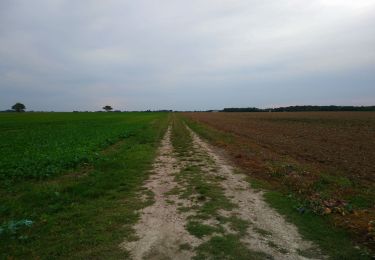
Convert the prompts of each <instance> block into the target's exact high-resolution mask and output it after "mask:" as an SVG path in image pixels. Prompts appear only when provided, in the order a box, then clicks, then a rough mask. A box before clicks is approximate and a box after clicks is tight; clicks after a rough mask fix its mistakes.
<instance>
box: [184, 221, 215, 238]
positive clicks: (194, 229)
mask: <svg viewBox="0 0 375 260" xmlns="http://www.w3.org/2000/svg"><path fill="white" fill-rule="evenodd" d="M186 230H187V231H189V233H190V234H192V235H194V236H196V237H198V238H202V237H204V236H207V235H211V234H212V233H215V232H221V230H220V229H219V228H217V227H214V226H210V225H206V224H202V223H200V222H198V221H189V222H188V223H187V225H186Z"/></svg>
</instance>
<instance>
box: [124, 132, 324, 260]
mask: <svg viewBox="0 0 375 260" xmlns="http://www.w3.org/2000/svg"><path fill="white" fill-rule="evenodd" d="M171 131H172V129H171V127H170V128H169V129H168V131H167V133H166V135H165V137H164V139H163V141H162V144H161V147H160V149H159V156H158V157H157V159H156V162H155V164H154V169H153V172H154V174H153V175H151V178H150V179H149V180H148V181H147V183H146V184H145V187H146V188H147V189H149V190H150V191H151V192H152V193H153V194H154V203H153V204H152V205H150V206H149V207H146V208H144V209H143V210H142V212H141V218H140V221H139V223H138V224H137V225H136V226H135V227H134V228H135V230H136V234H137V237H138V240H135V241H131V242H129V241H125V242H123V243H122V244H121V247H122V248H124V249H126V250H128V251H129V252H130V255H131V257H132V258H133V259H191V258H195V259H207V258H208V259H212V258H214V259H306V258H309V259H314V258H318V259H322V258H324V256H323V255H322V254H321V253H320V252H319V249H318V248H316V246H315V245H313V244H312V243H311V242H309V241H305V240H303V239H302V238H301V236H300V235H299V233H298V231H297V228H296V227H295V226H293V225H292V224H290V223H288V222H286V221H285V220H284V218H283V217H282V216H281V215H279V214H278V213H277V212H276V211H275V210H273V209H272V208H270V207H269V206H268V205H267V204H266V202H265V201H264V200H263V197H262V192H260V191H255V190H253V189H251V188H250V185H249V183H248V181H247V180H246V177H245V175H243V174H241V173H238V172H236V171H235V170H234V168H232V167H231V166H230V165H229V164H228V163H227V162H226V161H225V160H224V159H223V158H222V157H221V156H220V155H218V154H217V153H215V152H214V151H213V148H211V147H210V146H209V145H208V144H207V143H205V142H204V141H202V140H201V139H200V138H199V137H198V136H197V135H196V134H195V133H194V132H192V131H191V130H190V129H188V131H186V129H185V131H186V132H187V133H188V135H190V137H189V138H191V144H190V146H189V151H186V152H184V153H183V154H178V153H177V152H175V151H174V149H173V146H172V142H171ZM306 252H308V257H306V255H307V254H306ZM303 255H304V256H303Z"/></svg>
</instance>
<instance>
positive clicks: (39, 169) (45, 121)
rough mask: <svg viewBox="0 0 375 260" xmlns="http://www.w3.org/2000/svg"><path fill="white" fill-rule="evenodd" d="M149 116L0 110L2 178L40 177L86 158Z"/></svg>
mask: <svg viewBox="0 0 375 260" xmlns="http://www.w3.org/2000/svg"><path fill="white" fill-rule="evenodd" d="M153 119H155V115H150V114H126V115H124V114H119V113H109V114H105V113H35V114H14V113H10V114H0V179H1V180H2V181H5V182H6V181H13V180H19V179H30V178H33V179H41V178H45V177H49V176H52V175H56V174H58V173H59V172H61V170H64V169H68V168H72V167H75V166H77V165H78V164H80V163H85V162H86V163H87V162H90V161H92V160H93V159H95V158H97V157H98V156H99V155H98V153H97V152H98V151H100V150H101V149H103V148H105V147H107V146H109V145H111V144H113V143H115V142H116V141H118V140H120V139H123V138H126V137H129V136H130V135H132V134H134V133H135V132H137V131H139V130H140V129H141V128H142V127H144V124H145V123H148V122H149V121H150V120H153Z"/></svg>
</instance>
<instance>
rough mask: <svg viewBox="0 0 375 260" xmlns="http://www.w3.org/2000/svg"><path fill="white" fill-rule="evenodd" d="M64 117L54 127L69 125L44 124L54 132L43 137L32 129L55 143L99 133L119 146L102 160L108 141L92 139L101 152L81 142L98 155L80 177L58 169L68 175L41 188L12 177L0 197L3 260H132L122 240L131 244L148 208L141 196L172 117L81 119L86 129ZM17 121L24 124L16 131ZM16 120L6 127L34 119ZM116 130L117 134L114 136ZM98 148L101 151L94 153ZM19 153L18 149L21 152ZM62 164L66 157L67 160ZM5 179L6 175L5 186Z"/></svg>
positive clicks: (139, 115)
mask: <svg viewBox="0 0 375 260" xmlns="http://www.w3.org/2000/svg"><path fill="white" fill-rule="evenodd" d="M71 115H72V114H71ZM43 116H44V115H43ZM49 116H50V120H52V119H53V115H50V114H47V115H45V117H49ZM60 116H61V117H59V116H57V117H55V119H59V118H60V119H61V118H64V120H63V123H61V122H58V121H59V120H52V121H53V123H52V122H49V123H46V124H47V125H48V124H49V125H50V127H47V129H48V130H47V129H44V130H40V127H41V126H40V125H39V124H38V123H35V122H31V123H30V124H28V128H29V130H30V131H36V132H37V133H38V132H39V131H42V132H43V131H44V133H50V134H51V135H50V136H54V137H55V138H58V139H56V140H55V141H56V143H63V142H64V138H65V137H66V138H67V139H69V140H73V139H74V140H79V137H81V136H85V135H86V131H87V132H88V135H90V136H91V137H93V136H96V135H95V133H97V136H101V137H104V136H105V137H106V136H111V137H112V138H113V139H112V140H121V141H120V142H118V143H116V144H114V145H113V146H111V147H109V148H107V149H106V150H105V151H103V152H99V149H100V147H101V146H100V144H102V141H105V139H100V138H97V139H95V138H94V139H95V142H94V143H95V145H94V144H91V143H89V144H88V145H87V146H85V145H84V142H82V143H79V142H78V143H77V145H78V146H80V145H81V146H80V147H81V149H83V150H85V151H88V154H89V156H91V152H95V151H97V154H98V155H97V157H96V158H95V159H93V160H90V161H89V163H88V164H85V165H81V166H80V167H78V168H76V169H75V170H74V171H68V172H64V171H63V169H64V167H60V166H58V167H60V168H59V169H60V171H62V172H59V174H57V173H56V176H55V177H53V176H51V177H50V178H48V179H42V180H35V179H38V178H34V177H35V176H37V174H38V172H31V171H30V172H28V173H26V172H24V173H25V174H23V175H22V178H21V179H20V180H22V181H18V182H14V179H13V177H14V176H13V175H12V174H10V175H9V176H8V177H9V178H10V179H12V182H9V183H12V184H11V185H8V186H5V187H4V186H2V188H1V191H0V194H1V197H0V225H1V226H0V227H1V229H0V258H1V259H6V258H17V259H25V258H35V259H37V258H42V259H46V258H51V259H56V258H74V259H92V258H102V259H107V258H123V257H126V256H127V253H126V252H124V251H122V250H121V249H120V248H119V246H118V245H119V244H120V243H121V242H123V241H124V239H131V238H132V236H133V235H134V234H133V230H132V227H131V226H132V225H133V224H134V223H135V222H136V220H137V218H138V215H137V213H135V212H136V210H138V209H140V208H142V207H144V206H145V205H146V203H147V202H142V201H141V200H140V199H139V196H138V195H137V194H138V192H140V191H141V186H142V183H143V181H144V180H145V179H147V177H148V171H149V169H150V168H151V164H152V162H153V159H154V157H155V153H156V149H157V147H158V145H159V141H160V139H161V137H162V136H163V134H164V132H165V130H166V127H167V124H168V114H166V113H152V114H151V113H133V114H119V115H106V114H91V113H90V114H82V115H79V116H78V117H79V118H81V119H82V120H85V119H87V121H86V122H89V123H87V124H88V125H86V127H83V126H82V125H81V124H82V122H80V120H79V119H77V118H76V115H72V119H71V120H70V121H69V116H68V114H64V115H60ZM95 118H96V121H95ZM12 120H13V121H14V122H15V121H18V122H17V123H11V122H10V121H12ZM12 120H9V121H8V127H10V126H11V125H13V127H14V126H15V125H17V124H18V123H19V125H22V124H21V122H23V121H25V122H28V121H29V120H31V121H32V119H31V118H16V119H14V118H13V119H12ZM47 121H48V120H47ZM54 124H56V128H54V127H53V125H54ZM61 124H63V125H64V126H69V127H70V130H71V131H70V132H69V135H64V134H62V135H61V136H60V137H58V136H59V134H58V133H63V130H61ZM77 124H78V125H81V126H82V128H81V127H78V126H77ZM95 125H96V126H97V127H95ZM2 127H4V121H2ZM33 127H35V128H33ZM69 127H68V128H69ZM90 127H91V129H90ZM35 129H38V130H35ZM72 129H75V130H74V131H73V130H72ZM93 129H95V130H93ZM111 129H112V130H113V131H114V132H110V130H111ZM54 130H56V131H57V132H58V133H56V132H54ZM15 131H17V132H18V133H19V134H20V135H22V133H23V132H22V131H21V130H20V129H15ZM24 131H26V129H25V128H24ZM100 131H103V132H104V134H103V133H102V134H101V133H100ZM73 132H74V133H73ZM122 133H127V134H126V136H122V137H121V136H119V135H118V134H120V135H121V134H122ZM39 134H40V133H39ZM25 135H28V134H27V133H25ZM36 135H38V134H36ZM67 136H68V137H67ZM2 138H3V139H4V136H3V137H2ZM47 138H48V137H47ZM8 143H10V142H8ZM36 143H37V142H36ZM29 144H30V143H29ZM70 145H72V144H70ZM51 147H54V145H52V146H51ZM82 147H84V148H82ZM88 147H90V148H88ZM92 147H95V149H93V150H91V148H92ZM3 148H4V146H2V150H1V151H2V152H4V150H3ZM7 149H10V148H7ZM17 149H18V148H17V147H15V151H18V150H17ZM77 149H78V148H77ZM52 150H53V149H52ZM79 151H81V150H80V149H78V152H77V153H78V154H79V153H80V152H79ZM71 152H73V151H71ZM24 156H25V154H24ZM73 156H74V154H73ZM31 158H33V157H31ZM56 158H57V157H56ZM64 158H68V157H62V158H61V159H64ZM25 161H26V160H23V161H22V163H25ZM57 165H59V164H57ZM8 167H11V165H8ZM34 170H36V168H34ZM29 173H31V174H29ZM41 174H44V173H43V172H42V173H41ZM6 177H7V176H4V174H3V176H2V178H5V179H6Z"/></svg>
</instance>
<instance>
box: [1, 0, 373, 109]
mask: <svg viewBox="0 0 375 260" xmlns="http://www.w3.org/2000/svg"><path fill="white" fill-rule="evenodd" d="M15 102H22V103H24V104H25V105H26V107H27V109H28V110H55V111H71V110H99V109H101V107H102V106H104V105H112V106H113V107H114V108H115V109H121V110H143V109H177V110H192V109H193V110H195V109H197V110H198V109H215V108H224V107H247V106H257V107H274V106H286V105H297V104H317V105H329V104H337V105H375V0H272V1H271V0H226V1H224V0H189V1H182V0H163V1H157V0H148V1H145V0H136V1H135V0H132V1H130V0H129V1H126V0H106V1H103V0H90V1H76V0H33V1H30V0H0V110H4V109H8V108H10V107H11V106H12V105H13V104H14V103H15Z"/></svg>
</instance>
